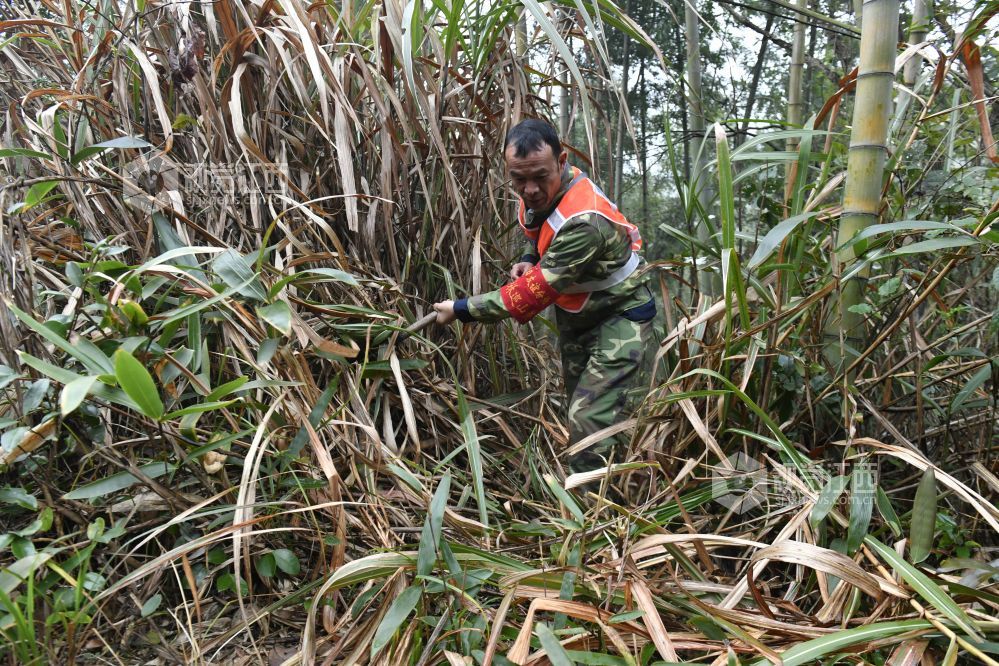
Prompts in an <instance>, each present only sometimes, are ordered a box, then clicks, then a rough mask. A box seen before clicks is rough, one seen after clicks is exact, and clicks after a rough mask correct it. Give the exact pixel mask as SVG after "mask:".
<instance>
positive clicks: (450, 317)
mask: <svg viewBox="0 0 999 666" xmlns="http://www.w3.org/2000/svg"><path fill="white" fill-rule="evenodd" d="M434 310H436V311H437V323H438V324H441V325H444V324H450V323H451V322H452V321H454V320H455V318H456V317H457V315H456V314H455V313H454V301H441V302H440V303H434Z"/></svg>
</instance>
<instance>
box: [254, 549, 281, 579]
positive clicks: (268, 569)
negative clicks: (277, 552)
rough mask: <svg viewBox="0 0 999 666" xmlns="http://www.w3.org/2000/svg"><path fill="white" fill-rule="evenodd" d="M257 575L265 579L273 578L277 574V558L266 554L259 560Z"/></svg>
mask: <svg viewBox="0 0 999 666" xmlns="http://www.w3.org/2000/svg"><path fill="white" fill-rule="evenodd" d="M257 573H258V574H260V575H261V576H263V577H264V578H273V577H274V574H276V573H277V558H275V557H274V553H266V554H264V555H262V556H261V557H260V559H258V560H257Z"/></svg>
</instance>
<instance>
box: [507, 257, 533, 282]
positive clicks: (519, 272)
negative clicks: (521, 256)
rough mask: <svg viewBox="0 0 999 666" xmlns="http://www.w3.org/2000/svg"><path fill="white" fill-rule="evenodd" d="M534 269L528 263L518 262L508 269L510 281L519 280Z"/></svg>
mask: <svg viewBox="0 0 999 666" xmlns="http://www.w3.org/2000/svg"><path fill="white" fill-rule="evenodd" d="M532 268H534V264H532V263H531V262H529V261H520V262H517V263H516V264H514V265H513V268H511V269H510V279H511V280H517V279H520V278H521V277H522V276H523V275H524V273H526V272H527V271H529V270H531V269H532Z"/></svg>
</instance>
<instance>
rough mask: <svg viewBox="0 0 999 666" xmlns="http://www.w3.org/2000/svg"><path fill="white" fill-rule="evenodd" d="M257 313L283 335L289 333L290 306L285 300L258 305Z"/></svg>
mask: <svg viewBox="0 0 999 666" xmlns="http://www.w3.org/2000/svg"><path fill="white" fill-rule="evenodd" d="M257 314H258V315H259V316H260V318H261V319H263V320H264V321H266V322H267V323H268V324H270V325H271V326H273V327H274V328H276V329H277V330H279V331H280V332H281V333H283V334H284V335H291V308H290V307H289V306H288V304H287V303H286V302H285V301H277V302H275V303H271V304H270V305H265V306H263V307H259V308H257Z"/></svg>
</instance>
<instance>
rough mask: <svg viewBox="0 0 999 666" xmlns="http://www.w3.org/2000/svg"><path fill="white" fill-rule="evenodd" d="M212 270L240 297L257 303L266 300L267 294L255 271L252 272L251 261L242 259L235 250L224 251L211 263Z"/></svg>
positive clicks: (248, 258)
mask: <svg viewBox="0 0 999 666" xmlns="http://www.w3.org/2000/svg"><path fill="white" fill-rule="evenodd" d="M212 269H213V270H214V271H215V272H216V273H217V274H218V276H219V277H220V278H221V279H222V281H223V282H225V284H226V286H228V287H229V288H230V289H233V290H235V291H236V293H238V294H239V295H240V296H243V297H244V298H250V299H253V300H257V301H264V300H267V293H266V292H265V291H264V287H263V285H262V284H261V283H260V278H259V277H258V276H257V274H256V271H254V270H253V259H251V258H250V257H244V256H243V255H241V254H239V253H238V252H236V251H235V250H226V251H225V252H223V253H221V254H220V255H218V256H217V257H215V260H214V261H213V262H212Z"/></svg>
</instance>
